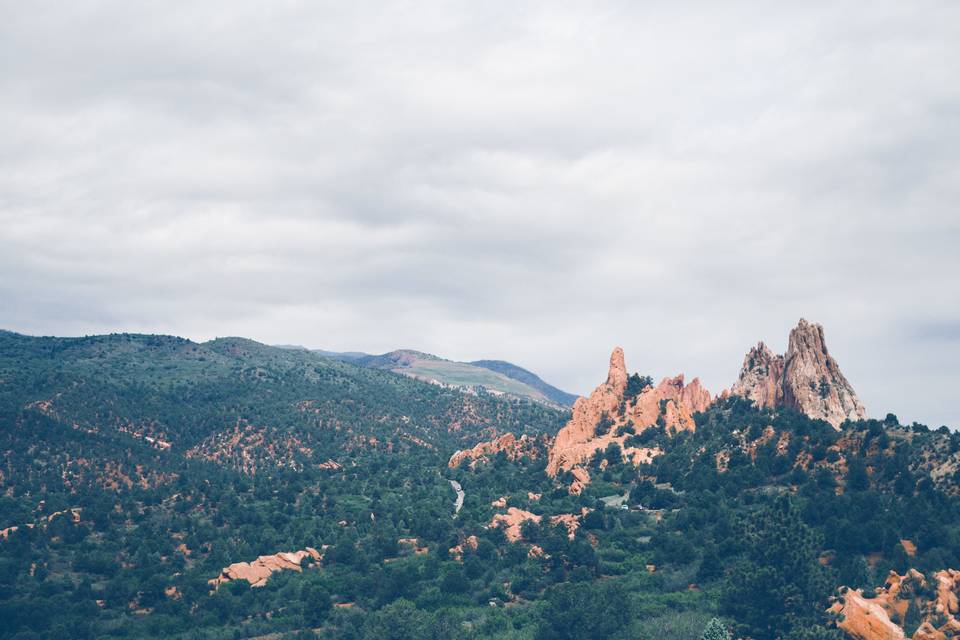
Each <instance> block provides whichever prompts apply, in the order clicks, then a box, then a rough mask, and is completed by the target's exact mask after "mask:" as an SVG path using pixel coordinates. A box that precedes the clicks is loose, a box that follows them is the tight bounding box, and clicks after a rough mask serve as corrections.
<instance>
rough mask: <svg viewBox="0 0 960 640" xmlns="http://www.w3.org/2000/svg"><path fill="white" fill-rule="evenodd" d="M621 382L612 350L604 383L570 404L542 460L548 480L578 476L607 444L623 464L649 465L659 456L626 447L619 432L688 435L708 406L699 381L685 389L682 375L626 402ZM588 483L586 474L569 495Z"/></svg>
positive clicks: (621, 366)
mask: <svg viewBox="0 0 960 640" xmlns="http://www.w3.org/2000/svg"><path fill="white" fill-rule="evenodd" d="M627 380H628V376H627V368H626V365H625V363H624V356H623V349H621V348H620V347H617V348H616V349H614V350H613V353H612V354H611V355H610V368H609V370H608V372H607V380H606V382H604V383H603V384H602V385H600V386H599V387H597V388H596V389H594V390H593V393H591V394H590V396H589V397H587V398H580V399H578V400H577V401H576V403H575V404H574V405H573V415H572V417H571V418H570V421H569V422H568V423H567V424H566V425H565V426H564V427H563V428H562V429H561V430H560V431H559V432H558V433H557V436H556V438H555V439H554V442H553V446H551V447H550V451H549V452H548V457H547V473H548V474H549V475H551V476H554V477H556V475H557V474H558V473H560V472H561V471H574V473H575V474H576V473H577V472H578V471H583V470H582V469H581V468H580V465H583V464H585V463H587V462H589V460H590V459H591V458H592V457H593V455H594V453H595V452H597V451H603V450H605V449H606V448H607V447H608V446H609V445H610V444H612V443H616V444H618V445H619V446H620V448H621V450H622V452H623V455H624V457H625V459H627V460H630V461H631V462H633V464H635V465H639V464H641V463H643V462H649V460H650V459H651V458H652V457H654V456H656V455H659V454H660V453H661V452H660V450H659V449H639V448H636V447H628V446H626V445H625V441H626V440H627V438H628V437H629V436H630V434H629V433H622V432H621V431H620V429H621V427H626V426H627V425H632V427H633V430H634V431H635V432H637V433H639V432H640V431H642V430H643V429H646V428H648V427H650V426H653V425H655V424H657V423H658V422H659V423H661V424H663V425H664V426H665V427H666V428H667V429H668V430H671V431H679V430H692V429H694V428H695V427H696V425H695V423H694V420H693V414H694V413H696V412H697V411H704V410H706V408H707V407H708V406H710V403H711V402H712V399H711V397H710V393H709V392H708V391H707V390H706V389H704V388H703V386H702V385H701V384H700V380H699V379H694V380H693V381H692V382H691V383H690V384H688V385H686V384H684V377H683V374H681V375H678V376H676V377H673V378H664V379H663V380H662V381H661V382H660V384H658V385H656V386H655V387H647V388H646V389H644V390H643V391H642V392H640V393H639V394H638V395H637V396H635V397H632V398H627V397H626V392H627ZM598 425H601V428H598ZM584 473H585V471H584ZM589 481H590V476H589V474H586V477H584V478H581V477H579V476H577V477H576V480H575V482H574V483H573V485H571V487H570V492H571V493H579V492H580V491H581V490H582V489H583V487H584V486H585V485H586V484H587V483H588V482H589Z"/></svg>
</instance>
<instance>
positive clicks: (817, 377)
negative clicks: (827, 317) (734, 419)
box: [721, 318, 866, 427]
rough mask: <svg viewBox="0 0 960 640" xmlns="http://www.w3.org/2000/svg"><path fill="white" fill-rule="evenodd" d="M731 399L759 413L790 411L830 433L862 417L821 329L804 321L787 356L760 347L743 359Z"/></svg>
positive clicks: (762, 346)
mask: <svg viewBox="0 0 960 640" xmlns="http://www.w3.org/2000/svg"><path fill="white" fill-rule="evenodd" d="M729 393H730V394H733V395H739V396H742V397H744V398H747V399H748V400H752V401H753V402H754V404H756V405H757V406H758V407H763V408H768V409H774V408H777V407H790V408H793V409H796V410H798V411H800V412H802V413H804V414H806V415H807V416H809V417H811V418H816V419H821V420H826V421H827V422H829V423H830V424H832V425H833V426H834V427H839V426H840V424H842V423H843V422H844V421H845V420H858V419H860V418H864V417H866V410H865V409H864V407H863V405H862V404H861V403H860V400H859V398H857V394H856V392H854V390H853V386H852V385H851V384H850V382H849V381H848V380H847V379H846V378H845V377H844V375H843V373H841V372H840V366H839V365H838V364H837V361H836V360H834V359H833V356H831V355H830V352H829V351H828V350H827V345H826V341H825V340H824V336H823V327H822V326H820V325H819V324H813V323H810V322H807V321H806V320H804V319H803V318H801V319H800V322H799V323H798V324H797V326H796V327H795V328H794V329H793V331H791V332H790V340H789V344H788V346H787V353H786V354H784V355H782V356H781V355H776V354H774V353H773V352H772V351H771V350H770V348H769V347H767V345H765V344H764V343H763V342H760V343H759V344H757V346H756V347H754V348H752V349H751V350H750V351H749V352H748V353H747V355H746V357H745V358H744V359H743V367H742V368H741V370H740V378H739V379H738V380H737V382H736V383H735V384H734V385H733V387H732V388H731V389H730V392H729ZM721 397H724V395H722V396H721Z"/></svg>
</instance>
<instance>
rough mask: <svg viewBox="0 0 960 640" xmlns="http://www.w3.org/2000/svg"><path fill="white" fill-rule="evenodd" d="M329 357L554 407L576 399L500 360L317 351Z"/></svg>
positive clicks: (398, 352) (408, 352)
mask: <svg viewBox="0 0 960 640" xmlns="http://www.w3.org/2000/svg"><path fill="white" fill-rule="evenodd" d="M316 353H319V354H321V355H324V356H326V357H329V358H333V359H336V360H340V361H341V362H349V363H352V364H356V365H359V366H362V367H367V368H370V369H383V370H386V371H393V372H394V373H400V374H403V375H405V376H409V377H411V378H417V379H419V380H424V381H426V382H431V383H433V384H438V385H443V386H448V387H452V388H456V389H459V390H462V391H468V392H476V391H482V392H486V393H491V394H494V395H504V396H509V397H514V398H524V399H528V400H533V401H535V402H539V403H542V404H546V405H549V406H554V407H563V408H566V407H571V406H573V402H574V401H575V400H576V399H577V396H575V395H573V394H570V393H566V392H564V391H561V390H560V389H557V388H556V387H554V386H552V385H550V384H547V383H546V382H544V381H543V380H541V379H540V377H539V376H537V375H536V374H534V373H532V372H530V371H527V370H526V369H523V368H521V367H518V366H516V365H514V364H511V363H509V362H504V361H502V360H477V361H475V362H456V361H453V360H446V359H444V358H440V357H438V356H435V355H433V354H429V353H423V352H421V351H414V350H412V349H398V350H396V351H390V352H389V353H384V354H381V355H368V354H360V353H357V352H346V353H338V352H332V351H317V352H316Z"/></svg>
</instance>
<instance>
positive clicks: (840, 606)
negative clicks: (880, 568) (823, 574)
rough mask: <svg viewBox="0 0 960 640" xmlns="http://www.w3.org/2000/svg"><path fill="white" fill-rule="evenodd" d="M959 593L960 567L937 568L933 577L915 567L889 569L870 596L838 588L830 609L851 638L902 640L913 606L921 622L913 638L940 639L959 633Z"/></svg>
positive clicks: (915, 639) (859, 639) (862, 639)
mask: <svg viewBox="0 0 960 640" xmlns="http://www.w3.org/2000/svg"><path fill="white" fill-rule="evenodd" d="M958 595H960V571H956V570H954V569H944V570H942V571H937V572H936V573H934V574H933V575H932V580H928V578H927V577H926V576H924V575H923V574H922V573H920V572H919V571H917V570H915V569H910V570H909V571H907V572H906V573H905V574H904V575H900V574H898V573H897V572H895V571H891V572H890V575H889V576H888V577H887V580H886V582H885V583H884V585H883V586H882V587H877V590H876V595H875V596H874V597H873V598H867V597H865V596H864V595H863V592H862V591H861V590H859V589H844V588H841V589H840V596H839V597H838V598H837V599H836V601H835V602H834V603H833V605H832V606H831V607H830V613H832V614H836V615H837V616H838V619H839V622H838V623H837V626H838V627H839V628H840V629H841V630H842V631H843V632H844V633H845V634H846V636H847V637H848V638H850V639H851V640H901V639H905V638H906V637H907V636H906V634H905V633H904V630H903V625H904V622H905V620H906V616H907V611H908V610H909V609H910V608H911V607H913V608H914V610H915V611H916V612H917V613H918V615H919V617H920V625H919V626H918V627H917V629H916V631H914V633H913V635H912V636H911V638H912V640H940V639H944V638H951V637H954V636H956V635H957V634H958V633H960V619H958V618H957V615H958V614H960V606H958Z"/></svg>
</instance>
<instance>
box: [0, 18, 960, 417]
mask: <svg viewBox="0 0 960 640" xmlns="http://www.w3.org/2000/svg"><path fill="white" fill-rule="evenodd" d="M200 5H202V6H200ZM958 245H960V3H958V2H956V1H955V0H945V1H943V2H923V1H916V2H903V1H902V0H895V1H875V2H870V3H864V2H835V1H831V2H822V3H821V2H802V3H797V2H793V3H787V2H776V3H773V2H743V3H738V2H724V3H718V2H703V3H694V2H686V3H678V2H662V3H660V2H642V3H641V2H635V1H633V0H625V1H623V2H590V3H586V2H569V3H568V2H559V1H556V0H553V1H550V2H544V3H519V2H515V1H513V2H504V3H500V2H492V1H491V2H476V1H465V2H429V1H418V2H397V3H380V2H363V1H358V2H342V1H338V2H330V3H320V2H313V3H299V2H277V1H271V2H263V3H250V2H240V1H237V0H229V1H226V0H225V1H223V2H204V3H198V2H184V3H173V2H151V3H137V2H130V1H127V0H124V1H120V2H84V1H81V0H72V1H71V2H49V3H48V2H40V1H31V2H17V1H14V0H0V327H3V328H7V329H11V330H15V331H20V332H24V333H30V334H55V335H83V334H91V333H103V332H112V331H138V332H156V333H170V334H178V335H184V336H187V337H190V338H194V339H198V340H203V339H208V338H211V337H215V336H224V335H242V336H247V337H251V338H254V339H257V340H260V341H263V342H267V343H286V344H302V345H306V346H309V347H316V348H324V349H334V350H348V349H349V350H363V351H368V352H378V353H379V352H383V351H388V350H391V349H395V348H399V347H408V348H416V349H420V350H424V351H429V352H432V353H437V354H440V355H442V356H445V357H448V358H452V359H463V360H470V359H476V358H501V359H507V360H510V361H512V362H515V363H517V364H520V365H522V366H525V367H528V368H530V369H532V370H534V371H536V372H538V373H539V374H541V375H542V376H543V377H544V378H545V379H547V380H548V381H550V382H552V383H554V384H556V385H558V386H560V387H562V388H564V389H568V390H570V391H573V392H577V393H586V392H588V391H589V390H590V389H591V388H592V387H593V386H595V385H596V384H598V383H599V382H601V381H602V380H603V378H604V375H605V371H606V365H607V358H608V356H609V353H610V350H611V349H612V347H613V346H614V345H621V346H623V347H624V349H625V351H626V355H627V365H628V367H629V368H630V369H631V370H637V371H641V372H643V373H649V374H652V375H653V376H654V377H656V378H659V377H662V376H665V375H670V374H674V373H678V372H685V373H686V374H687V376H688V378H692V377H693V376H697V375H699V376H700V377H701V379H703V380H704V382H705V383H706V385H707V387H708V388H709V389H710V390H711V391H713V392H715V393H716V392H719V391H720V390H721V389H722V388H724V387H727V386H729V385H730V384H731V383H732V382H733V381H734V380H735V378H736V376H737V373H738V371H739V368H740V365H741V363H742V360H743V356H744V353H745V352H746V351H747V349H748V348H749V347H750V346H752V345H753V344H755V343H756V342H757V341H758V340H760V339H763V340H765V341H766V342H767V343H768V344H770V345H771V346H772V347H773V348H775V349H776V350H778V351H782V350H783V349H785V348H786V338H787V334H788V332H789V330H790V328H791V327H793V326H794V325H795V324H796V322H797V320H798V319H799V318H800V317H801V316H803V317H806V318H807V319H809V320H811V321H816V322H820V323H822V324H823V325H824V326H825V328H826V337H827V342H828V344H829V346H830V349H831V352H832V353H833V355H834V356H835V357H836V358H837V359H838V361H839V362H840V365H841V367H842V369H843V371H844V372H845V374H846V376H847V377H848V378H849V379H850V381H851V382H852V384H853V386H854V388H855V389H856V390H857V392H858V393H859V394H860V396H861V399H862V400H863V402H864V403H865V404H866V406H867V409H868V412H869V413H870V414H871V415H874V416H881V417H882V416H883V415H885V414H886V413H887V412H888V411H893V412H895V413H897V414H898V415H899V416H900V418H901V420H902V421H910V420H919V421H922V422H925V423H928V424H930V425H931V426H939V425H940V424H943V423H946V424H949V425H951V426H953V427H957V426H960V399H958V393H957V388H958V386H960V246H958Z"/></svg>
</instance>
